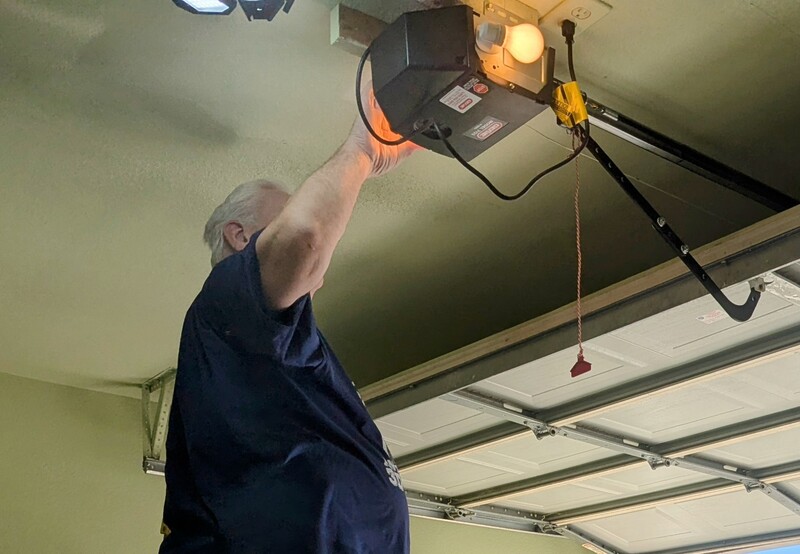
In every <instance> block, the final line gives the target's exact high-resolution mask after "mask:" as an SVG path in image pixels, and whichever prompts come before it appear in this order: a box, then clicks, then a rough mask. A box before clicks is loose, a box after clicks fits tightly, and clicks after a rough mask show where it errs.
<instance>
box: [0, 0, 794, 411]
mask: <svg viewBox="0 0 800 554" xmlns="http://www.w3.org/2000/svg"><path fill="white" fill-rule="evenodd" d="M362 4H364V5H365V9H370V10H372V11H374V12H380V13H382V14H383V15H384V16H386V15H387V14H388V13H389V12H390V11H394V12H396V11H397V10H398V6H400V9H402V8H403V7H404V6H405V4H402V3H401V4H396V3H392V2H388V1H385V2H380V3H372V2H362ZM611 4H612V5H613V8H614V9H613V10H612V12H611V13H610V14H609V15H608V16H606V17H605V18H604V19H603V20H602V21H600V22H599V23H598V24H597V25H595V26H594V27H592V28H591V29H589V30H587V31H586V32H585V33H583V34H581V35H580V36H579V41H578V44H577V46H576V64H577V69H578V74H579V79H580V80H581V82H582V83H583V85H584V89H585V90H587V91H588V92H589V93H590V94H591V95H592V96H593V97H595V98H597V99H598V100H600V101H602V102H605V103H606V104H608V105H610V106H612V107H614V108H616V109H618V110H620V111H622V112H624V113H627V114H628V115H630V116H632V117H634V118H636V119H639V120H641V121H642V122H643V123H645V124H647V125H650V126H652V127H654V128H656V129H658V130H660V131H662V132H664V133H666V134H668V135H670V136H673V137H674V138H677V139H679V140H682V141H685V142H687V143H688V144H690V145H691V146H693V147H695V148H698V149H700V150H702V151H704V152H706V153H708V154H710V155H712V156H718V157H719V158H720V159H721V160H722V161H725V162H727V163H730V164H732V165H734V166H735V167H737V168H738V169H740V170H743V171H745V172H747V173H750V174H752V175H753V176H755V177H757V178H761V179H763V180H765V181H767V182H768V183H770V184H771V185H773V186H775V187H777V188H780V189H782V190H784V191H786V192H789V193H792V194H794V195H795V196H800V189H798V184H797V181H796V179H794V178H792V179H789V177H790V176H794V175H796V174H797V173H798V170H800V166H798V163H800V161H799V160H800V158H798V157H797V156H796V155H795V150H796V146H797V140H798V138H797V133H796V131H795V130H796V129H797V128H798V123H800V109H798V107H797V103H796V102H795V101H794V99H795V96H796V92H797V91H798V90H800V73H798V72H797V71H795V68H796V66H797V61H798V60H797V55H798V54H797V52H798V51H800V48H798V47H800V35H798V33H797V31H796V26H797V24H798V23H800V4H798V3H796V2H785V1H781V0H775V1H768V0H758V1H756V0H753V1H744V0H710V1H705V2H702V3H699V2H696V1H691V0H684V1H670V2H638V1H634V0H612V2H611ZM330 5H331V4H330V2H297V3H296V5H295V6H294V8H293V9H292V12H291V13H290V14H280V15H279V16H278V17H277V18H276V19H275V21H273V22H271V23H266V22H254V23H248V22H246V21H245V20H244V18H243V16H242V15H241V14H240V13H238V14H233V15H232V16H230V17H226V18H214V17H195V16H191V15H189V14H187V13H184V12H182V11H181V10H179V9H177V8H175V7H174V6H173V5H172V3H171V2H168V1H167V0H142V1H139V2H101V1H98V0H71V1H70V2H54V1H52V0H50V1H48V0H0V190H2V192H1V193H0V194H1V195H2V201H0V233H2V235H3V236H4V237H7V240H6V241H5V244H4V247H3V248H2V249H1V250H0V265H2V267H3V268H4V269H3V271H2V275H0V309H1V310H2V312H3V314H4V317H3V318H2V320H0V343H2V344H3V345H4V348H3V349H2V352H0V371H4V372H8V373H12V374H17V375H21V376H26V377H31V378H36V379H43V380H48V381H53V382H58V383H64V384H69V385H74V386H80V387H86V388H94V389H99V390H105V391H109V392H122V393H125V394H132V395H135V394H137V391H136V389H135V388H133V387H127V388H126V384H131V383H139V382H141V381H142V380H144V379H145V378H147V377H150V376H152V375H154V374H156V373H158V372H159V371H161V370H162V369H164V368H166V367H169V366H171V365H173V364H174V363H175V361H176V353H177V344H178V333H179V329H180V327H181V320H182V317H183V313H184V311H185V309H186V307H187V306H188V304H189V303H190V302H191V300H192V298H193V296H194V295H195V293H196V291H197V290H198V289H199V287H200V285H201V283H202V281H203V279H204V277H205V275H206V273H207V271H208V261H207V260H208V254H207V252H206V251H205V250H204V247H203V245H202V244H201V241H200V235H201V230H202V227H203V224H204V222H205V219H206V217H207V216H208V214H209V213H210V211H211V210H212V209H213V207H214V206H215V205H216V204H217V203H218V202H219V201H221V200H222V198H223V197H224V196H225V195H226V194H227V193H228V192H229V191H230V189H231V188H232V187H233V186H235V185H236V184H238V183H239V182H242V181H245V180H248V179H252V178H255V177H270V178H275V179H277V180H281V181H284V182H286V183H288V184H289V185H290V186H292V187H295V186H297V185H299V184H300V183H301V181H302V179H303V178H304V177H305V176H306V175H308V174H309V173H310V172H311V171H313V169H314V168H315V167H317V166H319V165H320V164H321V163H322V162H324V160H325V159H326V158H327V157H328V156H329V155H330V154H331V153H332V152H333V151H334V150H335V148H336V147H337V145H338V144H339V143H340V141H341V140H342V138H343V137H344V136H345V134H346V133H347V130H348V128H349V126H350V124H351V122H352V120H353V117H354V106H353V102H352V88H353V84H352V81H353V76H354V70H355V64H356V59H355V58H354V57H353V56H351V55H350V54H347V53H345V52H343V51H340V50H338V49H336V48H333V47H331V46H329V44H328V32H329V29H328V27H329V20H328V9H329V7H330ZM556 47H557V48H558V50H559V53H560V54H561V53H562V50H563V49H562V48H561V46H560V45H556ZM562 58H563V55H562V56H561V57H560V58H559V59H562ZM562 61H563V60H562ZM557 75H559V76H563V75H564V71H563V64H562V65H559V66H558V71H557ZM597 138H598V140H599V141H600V142H601V143H602V144H603V145H604V146H605V147H606V148H607V150H608V151H609V153H610V154H611V155H612V156H613V157H614V158H615V159H616V160H617V161H618V163H619V165H621V166H622V167H623V168H624V169H625V170H626V171H627V172H629V173H630V174H631V176H633V177H635V178H636V182H637V183H638V184H639V185H641V186H642V187H643V190H644V191H645V193H646V194H647V195H648V197H649V198H650V199H651V200H652V201H653V202H654V203H655V204H656V206H657V207H658V208H659V209H660V210H662V211H663V212H664V213H665V215H666V216H667V217H668V218H669V219H670V220H671V221H672V222H673V223H674V226H675V228H676V229H677V230H678V231H679V233H680V234H681V235H683V236H685V238H686V240H687V241H688V242H689V243H690V244H691V245H692V246H697V245H700V244H702V243H706V242H708V241H710V240H712V239H715V238H718V237H720V236H723V235H726V234H728V233H730V232H732V231H734V230H736V229H739V228H742V227H744V226H746V225H748V224H750V223H752V222H754V221H757V220H759V219H762V218H764V217H765V216H767V215H769V212H768V210H766V209H763V208H760V207H759V206H756V205H754V204H753V203H751V202H749V201H746V200H743V199H741V198H739V197H738V196H737V195H735V194H733V193H730V192H727V191H724V190H722V189H720V188H719V187H718V186H716V185H713V184H710V183H708V182H707V181H705V180H703V179H701V178H699V177H696V176H694V175H690V174H688V173H687V172H685V171H683V170H679V169H676V168H674V167H672V166H671V165H670V164H669V163H667V162H665V161H663V160H660V159H656V158H654V157H652V156H650V155H648V154H645V153H643V152H641V151H640V150H638V149H636V148H635V147H633V146H631V145H628V144H625V143H623V142H621V141H619V140H618V139H615V138H613V137H608V136H606V135H605V134H603V133H602V132H600V131H598V132H597ZM567 143H568V138H567V137H566V136H565V135H564V134H563V132H562V131H560V130H558V129H557V128H556V127H555V126H554V125H553V122H552V117H550V116H546V115H543V116H540V117H538V118H536V119H534V120H533V121H531V123H530V124H529V126H528V127H525V128H523V129H521V130H519V131H518V132H516V133H515V134H514V135H513V136H511V137H509V138H508V139H507V140H506V141H504V142H503V143H502V144H501V145H499V146H497V147H496V148H495V149H493V150H492V151H490V152H488V153H487V154H485V155H484V156H482V157H481V158H479V159H478V161H477V164H478V166H479V167H480V168H482V169H484V170H486V171H487V172H488V173H489V174H490V175H491V176H492V177H493V178H494V179H495V180H496V182H497V183H499V184H500V186H501V187H503V188H504V189H505V190H512V189H514V188H516V187H517V186H519V185H521V184H522V183H523V182H525V181H526V180H527V177H529V176H530V175H531V174H532V173H534V172H537V171H538V170H540V169H541V168H543V167H545V166H547V165H549V164H551V163H553V162H554V161H556V160H558V159H560V158H561V157H563V156H564V155H565V153H566V150H565V146H564V145H566V144H567ZM582 176H583V177H582V178H583V183H584V195H583V202H584V237H585V238H584V240H585V245H584V260H585V281H584V282H585V288H586V292H587V293H590V292H593V291H596V290H599V289H600V288H602V287H605V286H607V285H610V284H612V283H614V282H617V281H619V280H620V279H622V278H625V277H628V276H630V275H633V274H635V273H637V272H639V271H641V270H643V269H645V268H648V267H651V266H653V265H655V264H656V263H659V262H661V261H663V260H664V259H666V258H667V257H668V256H669V251H668V250H667V248H666V247H665V246H663V245H662V244H661V243H660V241H659V239H658V237H657V236H655V235H654V234H653V233H652V232H651V231H650V230H649V228H648V227H647V225H646V224H645V223H644V221H643V219H642V218H640V216H639V215H638V214H637V213H636V211H635V210H634V209H633V207H632V206H631V205H630V203H629V201H628V200H627V199H626V198H624V197H623V195H622V194H620V193H619V192H618V191H617V190H616V189H615V187H614V185H613V184H612V183H611V182H610V181H609V180H608V178H607V177H606V176H605V175H604V174H603V172H602V171H600V168H599V167H597V165H596V164H595V163H594V162H591V161H589V160H588V159H586V158H584V161H582ZM572 178H573V171H572V170H564V171H563V172H562V173H561V174H559V175H558V176H556V177H553V178H551V179H549V180H547V181H546V182H543V183H542V184H541V186H539V187H537V188H536V189H535V190H534V191H532V192H531V193H530V194H529V195H528V196H527V197H526V198H525V199H523V200H522V201H520V202H518V203H516V204H514V205H506V204H500V203H499V202H497V201H495V200H494V199H493V198H492V197H491V196H490V195H489V193H488V192H487V191H485V190H484V189H483V188H482V185H481V184H480V183H478V182H476V181H475V180H474V179H473V178H472V177H471V176H470V175H469V174H467V173H466V172H465V171H463V170H462V169H461V168H460V167H458V166H457V165H456V164H455V163H454V162H452V161H451V160H449V159H446V158H443V157H440V156H437V155H434V154H432V153H421V154H419V155H418V156H417V157H416V158H415V159H413V160H411V161H410V162H409V163H408V164H407V165H406V166H405V167H404V168H402V169H401V170H400V171H398V172H396V173H395V174H393V175H391V176H388V177H386V178H382V179H380V180H376V181H375V182H373V183H370V184H369V185H368V186H367V187H366V188H365V190H364V192H363V194H362V196H361V198H360V201H359V204H358V207H357V209H356V212H355V215H354V218H353V221H352V223H351V225H350V228H349V231H348V234H347V236H346V238H345V240H344V241H343V242H342V244H341V246H340V249H339V252H338V253H337V256H336V258H335V260H334V263H333V265H332V267H331V270H330V273H329V275H328V278H327V279H326V287H325V289H323V291H322V292H321V293H320V294H319V295H318V297H317V298H315V305H316V310H317V313H318V317H319V320H320V322H321V324H322V326H323V328H324V329H325V331H326V333H327V334H328V336H329V338H330V339H331V341H332V343H333V344H334V347H335V348H336V349H337V351H338V352H339V353H340V355H341V358H342V359H343V361H344V363H345V366H346V367H348V369H349V371H350V372H351V374H352V375H353V377H354V378H355V380H356V381H357V382H358V383H359V384H364V383H367V382H372V381H375V380H377V379H379V378H381V377H385V376H387V375H389V374H392V373H394V372H396V371H399V370H402V369H405V368H407V367H410V366H412V365H415V364H417V363H420V362H423V361H425V360H428V359H430V358H433V357H435V356H437V355H440V354H443V353H446V352H449V351H452V350H454V349H456V348H458V347H461V346H463V345H465V344H468V343H470V342H472V341H474V340H477V339H480V338H482V337H484V336H487V335H489V334H491V333H494V332H497V331H499V330H502V329H505V328H508V327H510V326H512V325H514V324H517V323H519V322H521V321H524V320H527V319H530V318H533V317H535V316H537V315H540V314H542V313H545V312H548V311H550V310H552V309H554V308H556V307H559V306H561V305H564V304H566V303H568V302H570V301H571V300H572V297H573V290H574V287H573V284H572V283H573V279H574V271H575V268H574V254H573V246H572V245H573V242H574V237H573V235H572V233H573V230H572V204H571V196H572V185H573V183H572ZM597 357H598V359H600V358H601V357H602V356H601V355H600V354H598V356H597ZM609 363H611V362H609ZM598 373H599V372H598ZM601 379H602V377H601ZM596 382H599V381H596ZM554 394H556V393H554ZM553 401H554V402H557V401H558V399H557V394H556V396H554V397H553Z"/></svg>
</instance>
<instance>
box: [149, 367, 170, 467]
mask: <svg viewBox="0 0 800 554" xmlns="http://www.w3.org/2000/svg"><path fill="white" fill-rule="evenodd" d="M175 371H176V370H175V369H174V368H172V369H167V370H166V371H163V372H161V373H159V374H158V375H156V376H155V377H153V378H152V379H148V380H147V381H145V382H144V383H143V384H142V439H143V446H144V454H143V456H142V470H143V471H144V472H145V473H148V474H151V475H164V467H165V462H164V460H163V458H162V452H163V450H164V443H165V442H166V439H167V429H168V427H169V411H170V408H171V407H172V394H173V392H174V390H175ZM155 392H158V405H157V408H156V411H155V415H153V413H152V404H153V402H152V401H151V395H152V394H153V393H155Z"/></svg>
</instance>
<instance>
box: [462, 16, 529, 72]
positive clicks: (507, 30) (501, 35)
mask: <svg viewBox="0 0 800 554" xmlns="http://www.w3.org/2000/svg"><path fill="white" fill-rule="evenodd" d="M475 43H476V44H477V46H478V48H480V49H481V50H483V51H485V52H492V51H494V50H495V49H496V47H498V46H500V47H502V48H505V49H506V50H508V53H509V54H511V55H512V56H514V59H515V60H517V61H518V62H520V63H533V62H535V61H536V60H538V59H539V58H541V57H542V53H544V37H543V36H542V32H541V31H540V30H539V28H538V27H536V26H535V25H531V24H530V23H522V24H521V25H514V26H513V27H509V26H508V25H498V24H497V23H488V22H484V23H481V24H480V25H479V26H478V32H477V36H476V40H475Z"/></svg>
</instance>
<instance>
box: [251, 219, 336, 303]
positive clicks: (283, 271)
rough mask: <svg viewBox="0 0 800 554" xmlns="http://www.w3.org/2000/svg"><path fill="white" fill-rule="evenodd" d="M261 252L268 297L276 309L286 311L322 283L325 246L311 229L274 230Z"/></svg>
mask: <svg viewBox="0 0 800 554" xmlns="http://www.w3.org/2000/svg"><path fill="white" fill-rule="evenodd" d="M270 231H272V233H271V236H270V237H266V238H267V241H265V244H264V245H263V248H260V249H259V261H260V265H261V275H262V284H263V288H264V294H265V296H266V297H267V299H268V300H269V301H270V302H269V303H270V304H271V305H272V306H273V307H274V308H286V307H288V306H290V305H292V304H293V303H294V302H295V301H296V300H297V299H298V298H301V297H302V296H304V295H305V294H307V293H309V292H310V291H311V290H312V288H313V287H314V286H315V285H316V284H317V283H318V282H319V281H320V280H321V279H322V277H323V275H324V273H325V268H326V262H325V260H326V259H327V257H326V254H325V243H324V240H323V238H322V236H321V234H320V232H319V231H318V230H317V229H314V228H313V227H311V226H294V227H293V228H289V227H288V226H282V228H279V229H271V230H270Z"/></svg>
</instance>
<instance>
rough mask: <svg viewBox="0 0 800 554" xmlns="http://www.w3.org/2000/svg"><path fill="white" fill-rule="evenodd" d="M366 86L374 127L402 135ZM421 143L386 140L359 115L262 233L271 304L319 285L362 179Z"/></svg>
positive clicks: (278, 305)
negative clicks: (334, 149)
mask: <svg viewBox="0 0 800 554" xmlns="http://www.w3.org/2000/svg"><path fill="white" fill-rule="evenodd" d="M365 89H366V90H365V92H362V96H363V97H364V98H365V100H366V101H365V102H364V105H365V108H366V111H367V117H368V119H369V121H370V124H371V125H372V127H373V129H375V130H376V132H377V133H378V134H379V135H380V136H382V137H385V138H386V139H387V140H392V139H396V138H398V135H396V134H394V133H393V132H392V131H391V130H390V128H389V124H388V122H387V121H386V118H385V116H384V115H383V113H382V112H381V110H380V108H379V107H378V103H377V101H376V100H375V97H374V95H373V94H372V88H371V86H370V85H369V84H368V85H367V87H365ZM418 148H419V147H417V146H415V145H414V144H412V143H410V142H406V143H404V144H402V145H400V146H386V145H383V144H381V143H379V142H378V141H376V140H375V139H374V138H373V137H372V136H371V135H370V134H369V133H368V131H367V129H366V127H365V126H364V124H363V122H362V121H361V119H360V118H358V119H356V122H355V124H354V125H353V128H352V130H351V131H350V135H349V136H348V137H347V140H346V141H345V142H344V144H343V145H342V146H341V147H340V148H339V150H338V151H337V152H336V154H334V155H333V157H332V158H331V159H330V160H328V161H327V162H326V163H325V164H324V165H323V166H322V167H321V168H319V169H318V170H317V171H315V172H314V174H312V175H311V176H310V177H309V178H308V179H307V180H306V181H305V182H304V183H303V184H302V185H301V186H300V188H299V189H298V190H297V192H295V193H294V194H293V195H292V197H291V198H290V199H289V201H288V203H287V204H286V206H285V207H284V208H283V210H282V211H281V212H280V214H279V215H278V216H277V217H276V218H275V219H274V220H273V221H272V222H271V223H270V224H269V225H268V226H267V228H266V229H265V230H264V232H262V233H261V235H260V236H259V237H258V242H257V243H256V250H257V253H258V260H259V264H260V266H261V280H262V285H263V288H264V295H265V297H266V299H267V303H268V304H269V306H270V307H271V308H273V309H276V310H282V309H285V308H288V307H289V306H291V305H292V304H294V302H295V301H297V299H299V298H300V297H302V296H303V295H305V294H307V293H309V292H311V291H312V290H314V289H315V288H317V287H318V286H319V285H320V283H321V282H322V279H323V277H324V275H325V272H326V271H327V269H328V265H329V264H330V261H331V257H332V256H333V251H334V249H335V248H336V245H337V244H338V243H339V240H340V239H341V238H342V235H343V234H344V231H345V228H346V227H347V223H348V221H349V220H350V216H351V215H352V213H353V207H354V206H355V203H356V199H357V198H358V193H359V192H360V191H361V186H362V185H363V184H364V181H365V180H366V179H368V178H369V177H372V176H376V175H380V174H383V173H386V172H387V171H390V170H391V169H393V168H394V167H395V166H396V165H397V164H398V163H399V162H400V161H402V160H403V159H404V158H406V157H407V156H408V155H409V154H411V152H413V151H414V150H416V149H418Z"/></svg>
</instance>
